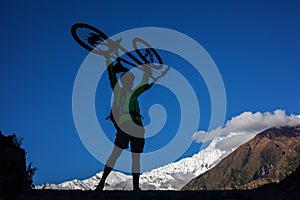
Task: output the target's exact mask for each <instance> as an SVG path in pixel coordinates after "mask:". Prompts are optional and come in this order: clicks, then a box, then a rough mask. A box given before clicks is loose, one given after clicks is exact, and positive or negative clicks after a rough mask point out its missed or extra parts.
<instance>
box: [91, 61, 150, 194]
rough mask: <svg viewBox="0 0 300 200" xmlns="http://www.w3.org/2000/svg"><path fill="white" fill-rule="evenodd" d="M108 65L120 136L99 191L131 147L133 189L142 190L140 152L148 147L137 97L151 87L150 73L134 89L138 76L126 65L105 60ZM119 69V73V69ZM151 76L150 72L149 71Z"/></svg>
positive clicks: (97, 188) (114, 120) (113, 119)
mask: <svg viewBox="0 0 300 200" xmlns="http://www.w3.org/2000/svg"><path fill="white" fill-rule="evenodd" d="M106 64H107V65H108V67H107V71H108V75H109V80H110V86H111V88H112V89H113V90H114V102H113V106H112V113H111V115H110V118H111V120H112V121H113V123H114V125H115V127H116V129H117V133H116V138H115V141H114V148H113V150H112V153H111V155H110V157H109V158H108V160H107V162H106V165H105V167H104V172H103V175H102V178H101V181H100V183H99V184H98V186H97V187H96V190H103V188H104V185H105V180H106V178H107V177H108V175H109V173H110V172H111V171H112V169H113V168H114V166H115V163H116V161H117V159H118V158H119V156H120V155H121V153H122V151H123V150H124V149H127V148H128V147H129V143H130V149H131V157H132V169H131V170H132V178H133V190H140V188H139V177H140V153H142V152H143V149H144V145H145V138H144V133H145V129H144V127H143V122H142V116H141V115H140V107H139V102H138V97H139V96H140V95H141V94H142V93H143V92H144V91H146V90H148V89H149V88H151V86H152V85H153V83H152V84H149V83H148V82H149V74H148V73H144V74H143V78H142V81H141V83H140V84H139V85H138V86H137V87H136V88H135V89H133V85H134V79H135V76H134V74H133V73H131V72H130V71H128V70H124V69H126V68H124V67H123V66H120V63H119V62H118V63H117V64H116V65H113V63H111V61H110V59H108V58H107V59H106ZM116 69H118V70H119V71H118V70H116ZM120 71H127V72H124V73H123V74H122V75H121V77H120V82H121V84H122V85H120V84H119V83H118V79H117V75H116V73H118V72H120ZM148 71H149V73H150V72H151V70H150V68H149V70H148Z"/></svg>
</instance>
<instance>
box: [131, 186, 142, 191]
mask: <svg viewBox="0 0 300 200" xmlns="http://www.w3.org/2000/svg"><path fill="white" fill-rule="evenodd" d="M133 191H142V190H141V188H139V187H135V188H133Z"/></svg>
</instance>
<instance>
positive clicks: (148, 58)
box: [132, 38, 163, 70]
mask: <svg viewBox="0 0 300 200" xmlns="http://www.w3.org/2000/svg"><path fill="white" fill-rule="evenodd" d="M132 46H133V48H134V49H135V51H136V53H137V54H138V55H139V57H140V58H141V59H142V60H143V61H144V62H145V63H151V64H152V66H151V67H153V68H154V69H157V70H159V69H161V68H162V67H163V61H162V59H161V57H160V56H159V54H158V53H157V51H156V50H155V49H154V48H152V47H151V46H150V45H149V44H148V43H147V42H146V41H144V40H142V39H140V38H135V39H133V40H132Z"/></svg>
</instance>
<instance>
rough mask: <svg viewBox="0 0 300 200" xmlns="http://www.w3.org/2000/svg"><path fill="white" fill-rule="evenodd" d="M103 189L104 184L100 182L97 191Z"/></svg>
mask: <svg viewBox="0 0 300 200" xmlns="http://www.w3.org/2000/svg"><path fill="white" fill-rule="evenodd" d="M103 189H104V184H102V183H99V184H98V185H97V187H96V189H95V191H103Z"/></svg>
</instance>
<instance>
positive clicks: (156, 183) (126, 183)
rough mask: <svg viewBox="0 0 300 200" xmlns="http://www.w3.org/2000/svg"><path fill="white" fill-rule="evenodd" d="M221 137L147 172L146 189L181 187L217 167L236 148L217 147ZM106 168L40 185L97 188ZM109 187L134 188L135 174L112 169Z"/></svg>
mask: <svg viewBox="0 0 300 200" xmlns="http://www.w3.org/2000/svg"><path fill="white" fill-rule="evenodd" d="M219 140H220V139H215V140H213V141H212V142H211V143H210V145H209V146H208V147H207V148H205V149H203V150H202V151H200V152H199V153H197V154H195V155H193V156H192V157H189V158H184V159H182V160H180V161H178V162H174V163H170V164H168V165H165V166H163V167H159V168H156V169H153V170H151V171H149V172H144V173H143V174H142V175H141V177H140V187H141V189H143V190H179V189H181V188H182V187H183V186H184V185H185V184H186V183H188V182H189V181H190V180H191V179H193V178H195V177H197V176H199V175H200V174H202V173H204V172H206V171H207V170H208V169H210V168H212V167H214V166H215V165H216V164H217V163H219V162H220V161H221V160H222V159H223V158H224V157H225V156H227V155H228V154H229V153H231V152H232V151H233V149H231V150H228V151H221V150H220V149H218V148H216V144H217V143H218V141H219ZM101 176H102V172H100V173H97V174H96V175H95V176H93V177H91V178H89V179H86V180H72V181H67V182H63V183H61V184H57V185H56V184H45V185H42V186H36V189H66V190H70V189H71V190H93V189H94V188H95V187H96V185H98V183H99V181H100V179H101ZM105 189H106V190H131V189H132V177H131V175H125V174H123V173H120V172H115V171H113V172H111V174H110V175H109V176H108V178H107V181H106V186H105Z"/></svg>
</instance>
